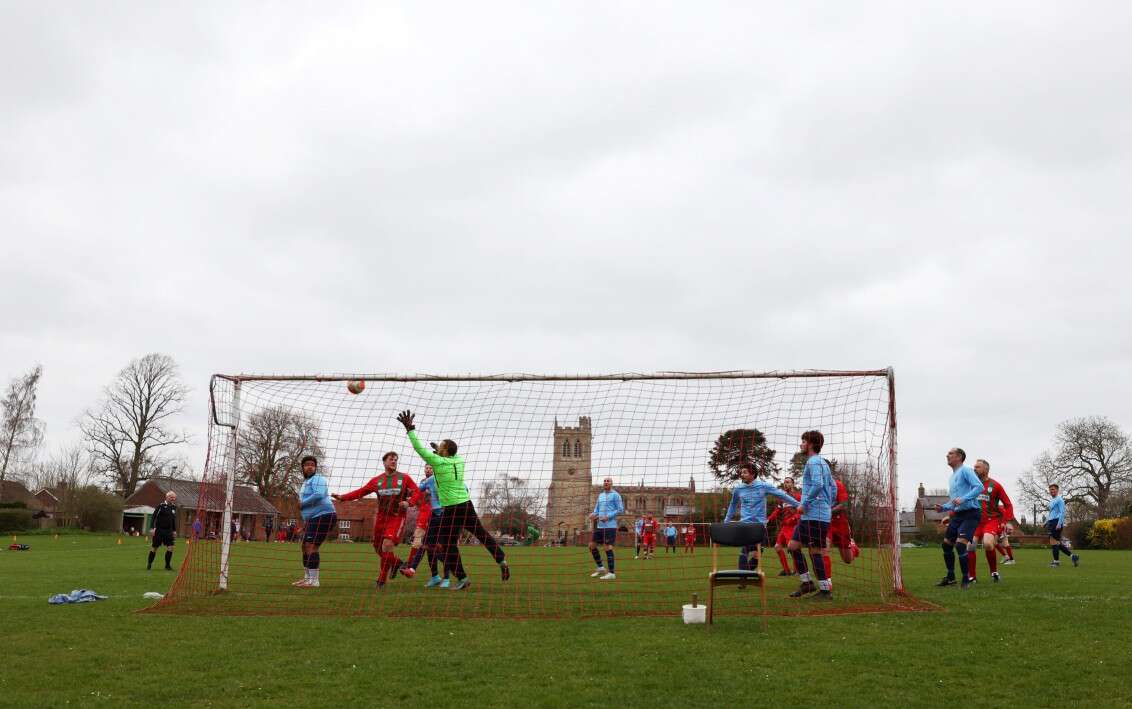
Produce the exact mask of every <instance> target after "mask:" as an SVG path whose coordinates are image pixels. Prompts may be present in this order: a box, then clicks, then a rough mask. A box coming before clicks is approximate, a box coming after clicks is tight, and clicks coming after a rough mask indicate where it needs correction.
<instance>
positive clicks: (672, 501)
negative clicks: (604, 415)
mask: <svg viewBox="0 0 1132 709" xmlns="http://www.w3.org/2000/svg"><path fill="white" fill-rule="evenodd" d="M592 444H593V423H592V421H591V420H590V417H589V416H582V417H580V418H579V419H578V425H577V426H560V425H559V424H558V421H557V420H555V421H554V459H553V460H554V464H553V467H552V472H551V477H550V487H549V488H548V489H547V493H546V522H547V523H546V534H547V537H548V541H551V542H564V543H567V544H573V543H575V542H583V543H589V533H590V531H591V530H592V529H593V522H592V521H591V520H590V519H589V514H590V513H591V512H593V508H594V503H595V502H596V501H597V496H598V493H600V492H601V481H602V480H603V479H604V478H605V477H607V476H608V477H611V478H613V489H614V490H617V491H618V492H619V493H621V499H622V501H623V502H624V503H625V516H623V517H622V518H621V519H620V520H618V522H619V524H618V527H619V528H620V529H622V530H623V531H632V529H633V523H634V522H635V521H636V519H637V517H638V516H645V515H649V514H651V515H653V516H654V517H656V518H657V519H661V520H663V519H665V518H666V517H667V518H673V519H681V520H683V519H688V518H689V517H690V516H691V514H692V512H693V510H694V498H695V496H696V481H695V480H694V479H690V480H689V481H688V487H655V486H645V484H644V482H645V481H644V480H641V481H640V484H638V485H630V484H629V480H628V479H627V478H626V477H625V476H623V475H622V474H621V473H620V472H619V471H616V470H608V471H598V472H597V474H596V475H595V474H594V471H593V467H592V458H591V455H592V451H593V448H592Z"/></svg>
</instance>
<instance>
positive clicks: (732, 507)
mask: <svg viewBox="0 0 1132 709" xmlns="http://www.w3.org/2000/svg"><path fill="white" fill-rule="evenodd" d="M755 478H756V474H755V468H754V466H753V465H751V464H750V463H743V464H742V465H740V466H739V479H740V481H741V482H740V484H739V485H738V486H736V487H735V489H734V490H732V491H731V503H730V504H729V505H727V512H725V513H724V514H723V521H724V522H730V521H731V518H732V517H734V516H736V515H738V521H739V522H746V523H748V524H750V523H754V524H760V525H762V527H763V539H764V541H765V539H766V497H767V495H774V496H775V497H777V498H779V499H781V500H782V504H784V505H790V506H791V507H793V506H795V505H797V504H798V501H797V500H795V499H794V498H793V497H791V496H790V495H789V494H788V493H786V492H784V491H783V490H780V489H779V488H777V487H775V486H774V485H772V484H770V483H768V482H765V481H763V480H756V479H755ZM760 558H761V549H760V544H754V545H751V546H745V547H742V548H741V549H740V550H739V568H740V569H742V570H745V571H755V570H756V569H758V568H759V561H760Z"/></svg>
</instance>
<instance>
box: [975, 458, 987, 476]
mask: <svg viewBox="0 0 1132 709" xmlns="http://www.w3.org/2000/svg"><path fill="white" fill-rule="evenodd" d="M975 475H978V476H979V480H986V479H987V476H988V475H990V463H988V462H986V461H985V460H983V459H982V458H979V459H978V460H976V461H975Z"/></svg>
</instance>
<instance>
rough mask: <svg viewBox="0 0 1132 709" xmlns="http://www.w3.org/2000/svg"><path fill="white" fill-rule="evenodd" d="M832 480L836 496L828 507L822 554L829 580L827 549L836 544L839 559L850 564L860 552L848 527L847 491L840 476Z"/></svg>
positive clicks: (831, 573) (831, 567)
mask: <svg viewBox="0 0 1132 709" xmlns="http://www.w3.org/2000/svg"><path fill="white" fill-rule="evenodd" d="M833 482H835V483H837V497H836V499H835V500H834V504H833V507H832V508H830V509H831V516H830V521H829V534H828V535H827V536H826V538H825V551H824V553H823V554H822V556H824V557H825V570H826V573H828V574H829V578H830V579H831V580H832V579H833V564H832V563H831V562H830V558H829V550H830V548H831V547H832V546H836V547H837V549H838V550H839V551H840V552H841V560H842V561H844V562H845V563H846V564H852V563H853V559H856V558H857V555H858V554H860V553H861V551H860V549H858V548H857V542H855V541H853V530H851V529H849V491H848V490H847V489H846V488H845V483H843V482H841V479H840V478H834V480H833Z"/></svg>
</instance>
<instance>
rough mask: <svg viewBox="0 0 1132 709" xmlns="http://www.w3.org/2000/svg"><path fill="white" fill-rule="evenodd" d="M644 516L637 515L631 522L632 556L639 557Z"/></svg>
mask: <svg viewBox="0 0 1132 709" xmlns="http://www.w3.org/2000/svg"><path fill="white" fill-rule="evenodd" d="M644 528H645V518H644V517H640V516H638V517H637V521H636V522H634V523H633V558H634V559H640V558H641V536H642V535H643V534H644Z"/></svg>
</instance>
